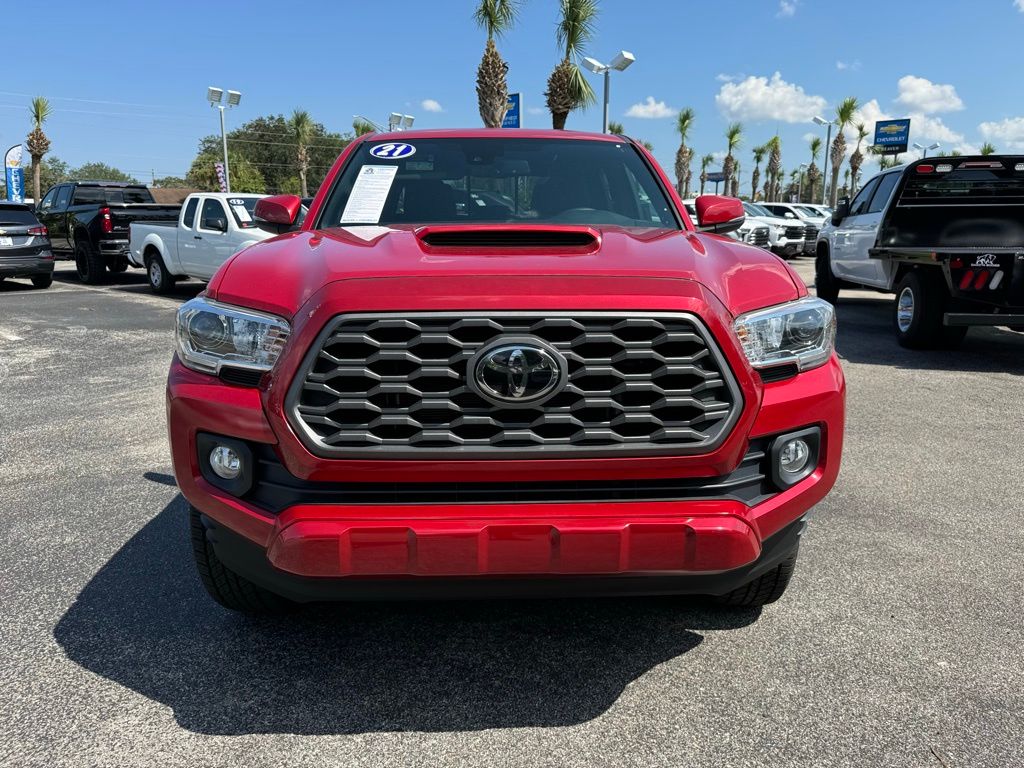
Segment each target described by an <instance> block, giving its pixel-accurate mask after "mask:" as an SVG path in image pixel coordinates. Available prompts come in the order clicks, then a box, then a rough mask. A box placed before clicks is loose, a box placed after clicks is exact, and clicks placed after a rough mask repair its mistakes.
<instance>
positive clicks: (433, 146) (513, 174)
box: [318, 137, 680, 229]
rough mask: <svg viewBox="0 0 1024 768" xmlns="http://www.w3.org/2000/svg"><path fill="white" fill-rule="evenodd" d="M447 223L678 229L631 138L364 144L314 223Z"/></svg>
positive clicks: (445, 139) (659, 189) (416, 141)
mask: <svg viewBox="0 0 1024 768" xmlns="http://www.w3.org/2000/svg"><path fill="white" fill-rule="evenodd" d="M445 223H490V224H495V223H501V224H505V223H552V224H596V225H615V226H623V227H657V228H667V229H679V228H680V225H679V222H678V221H677V219H676V217H675V215H674V213H673V211H672V208H671V206H670V204H669V202H668V199H667V198H666V196H665V193H664V191H663V190H662V188H661V185H660V184H659V183H658V181H657V179H656V178H655V176H654V174H653V173H652V172H651V170H650V168H648V166H647V165H646V164H645V163H644V161H643V160H642V159H641V157H640V155H639V154H638V153H637V152H636V150H635V149H634V148H633V147H632V146H631V145H630V144H628V143H627V142H609V141H587V140H576V139H517V138H504V137H502V138H493V139H491V138H483V139H481V138H438V139H434V138H425V139H415V140H410V141H409V143H397V142H381V141H368V142H366V143H365V144H363V145H362V146H360V147H359V148H358V149H356V150H355V155H354V157H353V158H352V159H351V162H349V163H348V164H347V165H346V167H345V170H344V172H343V173H342V174H341V176H340V178H339V179H338V181H337V182H336V184H335V185H334V188H333V189H332V190H331V193H330V197H329V198H328V200H327V204H326V205H325V207H324V211H323V214H322V216H321V217H320V220H319V222H318V226H319V227H337V226H353V225H363V224H370V225H373V224H445Z"/></svg>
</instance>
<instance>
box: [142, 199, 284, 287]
mask: <svg viewBox="0 0 1024 768" xmlns="http://www.w3.org/2000/svg"><path fill="white" fill-rule="evenodd" d="M262 197H266V195H239V194H233V193H231V194H225V193H222V192H195V193H193V194H191V195H189V196H188V197H187V198H185V202H184V204H183V205H182V206H181V213H180V214H179V215H178V219H177V221H173V222H171V221H168V222H156V221H149V222H147V221H139V222H132V224H131V232H130V236H129V246H128V249H129V251H128V259H129V261H131V262H132V263H133V264H134V265H135V266H137V267H145V268H146V274H147V275H148V277H149V287H150V288H152V289H153V292H154V293H167V292H168V291H170V290H171V288H173V287H174V283H175V281H177V280H178V279H181V278H185V277H194V278H197V279H199V280H209V279H210V278H211V277H213V275H214V273H215V272H216V271H217V270H218V269H219V268H220V265H221V264H223V263H224V262H225V261H227V260H228V258H229V257H230V256H232V255H233V254H235V253H237V252H238V251H240V250H242V249H243V248H245V247H246V246H248V245H252V244H253V243H256V242H259V241H261V240H266V239H267V238H270V237H273V236H274V235H273V233H271V232H268V231H266V230H264V229H260V228H259V227H257V225H256V221H255V219H254V218H253V210H254V209H255V207H256V201H257V200H259V199H260V198H262Z"/></svg>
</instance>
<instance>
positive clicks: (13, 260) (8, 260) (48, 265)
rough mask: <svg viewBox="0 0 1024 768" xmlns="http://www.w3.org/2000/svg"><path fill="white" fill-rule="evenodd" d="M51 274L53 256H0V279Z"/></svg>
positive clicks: (48, 253) (50, 254)
mask: <svg viewBox="0 0 1024 768" xmlns="http://www.w3.org/2000/svg"><path fill="white" fill-rule="evenodd" d="M51 274H53V254H52V253H50V252H47V255H45V256H44V255H42V254H39V255H35V256H11V257H2V256H0V277H35V276H37V275H51Z"/></svg>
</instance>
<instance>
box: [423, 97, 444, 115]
mask: <svg viewBox="0 0 1024 768" xmlns="http://www.w3.org/2000/svg"><path fill="white" fill-rule="evenodd" d="M420 106H421V107H422V108H423V109H424V110H426V111H427V112H444V107H442V106H441V102H439V101H436V100H434V99H424V100H423V101H421V102H420Z"/></svg>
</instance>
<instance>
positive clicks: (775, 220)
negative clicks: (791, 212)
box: [747, 216, 800, 227]
mask: <svg viewBox="0 0 1024 768" xmlns="http://www.w3.org/2000/svg"><path fill="white" fill-rule="evenodd" d="M747 218H749V219H750V220H751V221H759V222H761V223H762V224H768V225H770V226H773V227H799V226H800V224H799V223H797V222H794V221H793V220H792V219H783V218H782V217H780V216H748V217H747Z"/></svg>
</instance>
